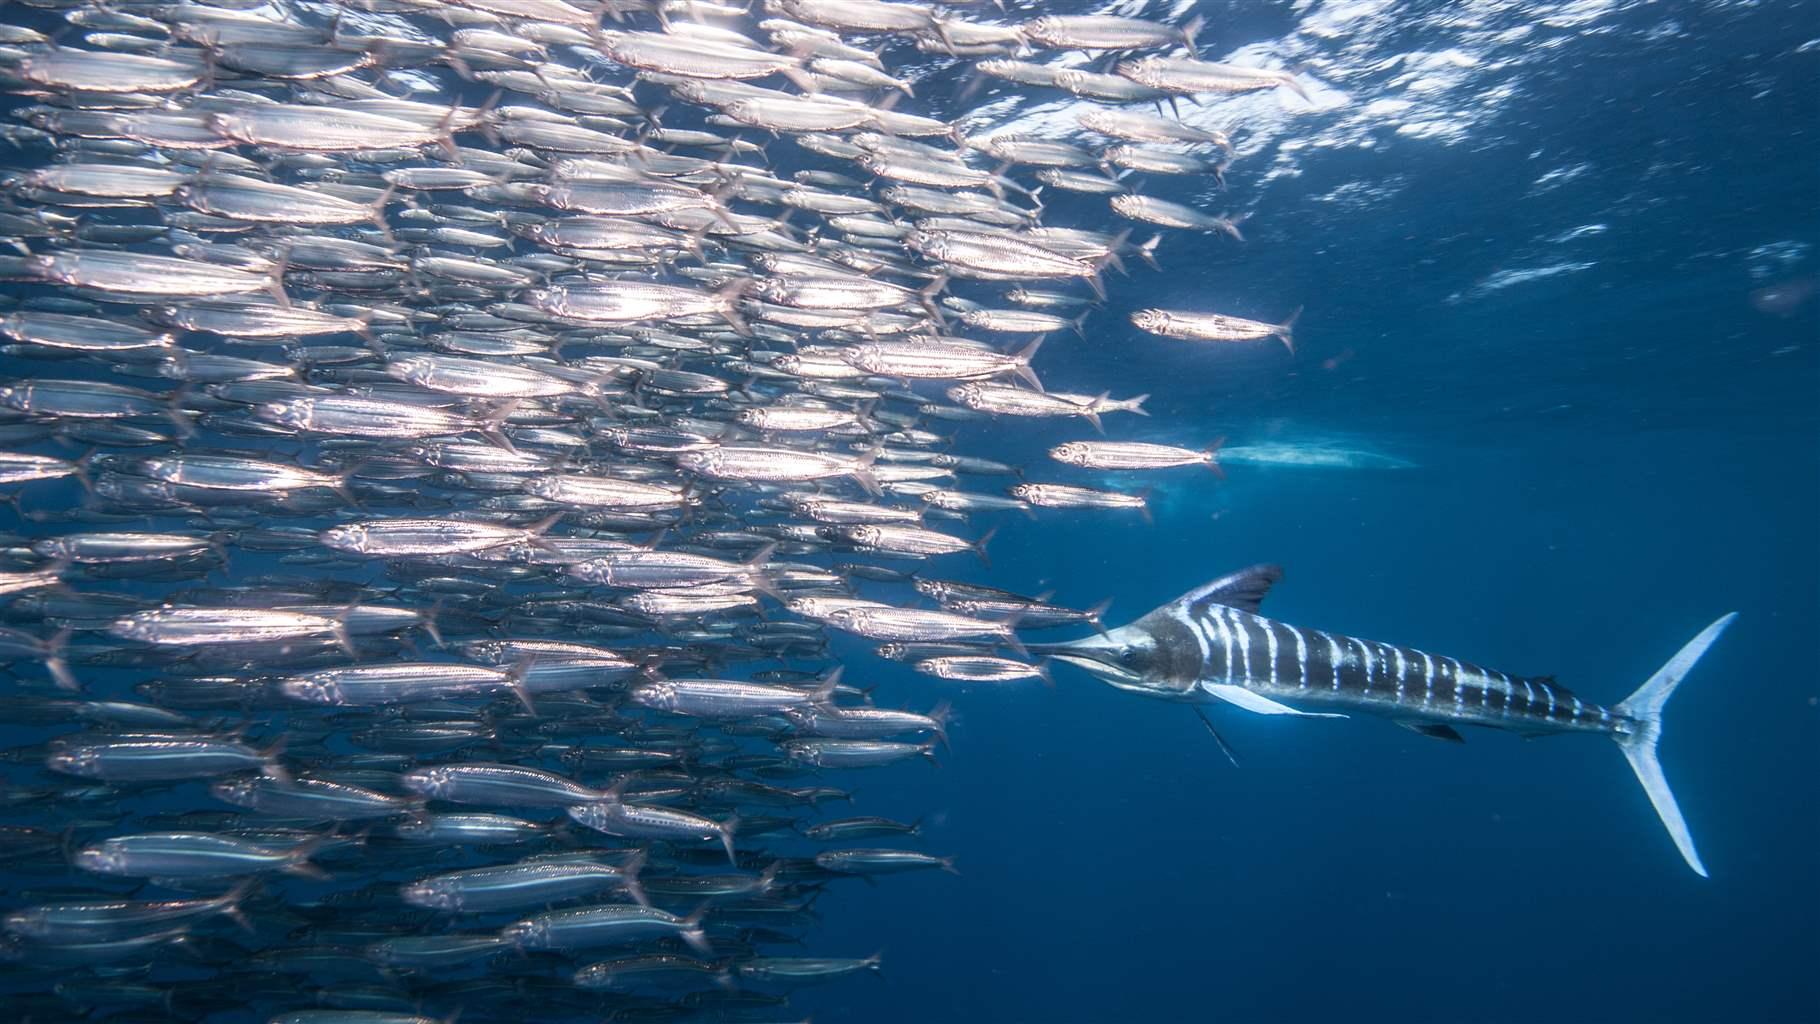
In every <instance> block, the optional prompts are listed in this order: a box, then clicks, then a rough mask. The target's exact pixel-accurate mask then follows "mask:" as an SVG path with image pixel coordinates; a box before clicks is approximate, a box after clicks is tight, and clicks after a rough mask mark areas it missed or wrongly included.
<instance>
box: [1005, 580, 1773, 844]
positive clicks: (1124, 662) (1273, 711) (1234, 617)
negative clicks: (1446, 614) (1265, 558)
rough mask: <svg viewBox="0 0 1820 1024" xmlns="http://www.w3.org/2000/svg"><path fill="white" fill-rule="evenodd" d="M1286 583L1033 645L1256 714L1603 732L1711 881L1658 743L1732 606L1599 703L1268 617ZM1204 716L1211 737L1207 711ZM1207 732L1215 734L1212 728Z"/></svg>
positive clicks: (1144, 688)
mask: <svg viewBox="0 0 1820 1024" xmlns="http://www.w3.org/2000/svg"><path fill="white" fill-rule="evenodd" d="M1282 575H1283V573H1282V570H1281V569H1279V568H1277V567H1276V566H1274V565H1257V566H1252V567H1251V568H1249V569H1244V570H1241V571H1239V572H1236V573H1233V574H1231V575H1229V576H1223V577H1221V578H1219V579H1217V580H1214V581H1213V582H1211V583H1208V584H1206V585H1204V586H1201V587H1197V588H1195V589H1194V590H1191V591H1189V592H1188V593H1186V594H1183V595H1182V596H1181V597H1179V598H1177V599H1176V600H1174V601H1171V602H1169V603H1168V604H1166V605H1163V606H1161V607H1159V608H1156V609H1154V610H1152V611H1151V612H1150V613H1149V614H1147V615H1145V616H1143V617H1142V618H1140V619H1138V620H1136V621H1135V622H1132V623H1130V624H1129V625H1125V626H1121V627H1119V628H1118V629H1114V630H1112V631H1110V632H1107V633H1103V634H1100V635H1097V636H1091V637H1087V638H1086V639H1083V640H1076V641H1073V642H1071V643H1061V644H1032V645H1030V649H1031V651H1032V652H1033V653H1040V654H1047V655H1049V656H1051V657H1053V658H1055V659H1057V660H1060V661H1065V662H1067V663H1069V664H1071V665H1075V666H1078V667H1080V668H1082V669H1085V670H1086V671H1088V672H1090V673H1092V674H1093V675H1094V676H1096V677H1098V678H1099V679H1101V680H1103V681H1105V682H1107V683H1110V684H1112V685H1113V686H1116V687H1118V688H1119V689H1121V690H1130V691H1132V692H1135V693H1142V694H1145V695H1147V696H1151V697H1160V698H1163V699H1166V700H1177V701H1184V702H1190V703H1195V704H1197V705H1206V704H1210V703H1222V704H1229V705H1231V706H1233V707H1237V708H1239V709H1241V710H1244V711H1249V712H1252V713H1254V714H1260V715H1297V716H1302V717H1309V718H1344V717H1346V716H1347V714H1348V713H1351V712H1357V713H1361V714H1372V715H1378V716H1380V717H1383V718H1388V719H1390V720H1391V721H1393V722H1396V723H1397V724H1398V725H1402V726H1405V727H1407V728H1409V729H1412V730H1414V731H1416V732H1419V733H1421V734H1423V735H1425V736H1433V737H1435V738H1437V739H1444V740H1451V741H1453V742H1456V743H1457V742H1461V736H1460V733H1459V731H1458V730H1457V729H1456V728H1455V727H1456V726H1464V725H1476V726H1483V727H1485V728H1489V729H1501V730H1504V731H1506V732H1514V733H1518V734H1521V735H1524V736H1545V735H1552V734H1555V733H1588V734H1592V735H1598V736H1607V737H1610V738H1611V739H1612V740H1613V741H1615V742H1616V743H1617V744H1618V749H1619V750H1621V751H1623V753H1624V757H1625V759H1626V760H1628V761H1629V762H1630V766H1631V769H1632V770H1634V771H1635V772H1636V773H1637V780H1638V781H1639V782H1641V783H1642V784H1643V790H1644V792H1645V793H1647V794H1648V795H1649V800H1650V803H1651V804H1652V805H1654V807H1655V809H1656V814H1657V815H1658V816H1659V817H1661V819H1662V824H1663V827H1665V828H1667V829H1668V834H1669V836H1670V837H1671V838H1673V839H1674V841H1675V846H1676V848H1677V849H1679V850H1680V851H1681V856H1682V857H1684V858H1686V860H1687V865H1688V867H1691V868H1693V869H1694V871H1695V872H1697V873H1698V874H1700V875H1701V876H1702V877H1705V876H1706V867H1705V865H1703V864H1702V863H1701V862H1700V855H1699V854H1698V853H1697V852H1695V850H1694V840H1693V835H1692V834H1691V833H1690V832H1689V831H1688V828H1687V823H1686V822H1685V821H1684V820H1683V819H1682V817H1681V809H1680V808H1679V807H1678V806H1677V805H1676V803H1675V796H1674V793H1673V792H1671V791H1670V790H1669V788H1668V780H1667V778H1666V777H1665V776H1664V775H1663V774H1662V766H1661V764H1660V763H1658V761H1657V760H1656V744H1657V742H1658V741H1659V740H1660V739H1661V737H1662V709H1663V707H1664V705H1666V704H1667V703H1668V698H1669V697H1671V696H1672V695H1673V694H1674V692H1675V687H1677V686H1679V685H1680V683H1681V680H1682V678H1683V677H1684V676H1686V675H1687V673H1688V672H1689V671H1691V670H1692V669H1693V667H1694V663H1695V662H1697V661H1699V660H1700V656H1701V655H1703V654H1705V653H1706V649H1707V648H1708V647H1710V646H1712V643H1713V641H1715V640H1717V639H1718V638H1719V635H1720V634H1721V633H1723V632H1725V630H1726V627H1728V626H1730V625H1731V624H1732V620H1733V619H1735V618H1737V613H1736V612H1733V613H1731V614H1728V615H1725V616H1723V617H1721V618H1720V619H1719V620H1718V621H1716V622H1714V623H1713V624H1712V625H1710V626H1708V627H1706V628H1705V629H1704V630H1702V631H1701V632H1700V634H1699V635H1698V636H1695V637H1694V638H1693V639H1692V640H1689V641H1688V642H1687V644H1686V645H1685V646H1683V647H1682V648H1681V650H1680V652H1679V653H1677V654H1676V655H1675V656H1674V657H1673V658H1670V659H1669V660H1668V662H1667V663H1666V664H1664V665H1663V666H1662V667H1661V668H1659V669H1657V670H1656V672H1655V674H1654V675H1652V676H1650V677H1649V679H1648V680H1647V681H1645V682H1644V683H1643V685H1641V686H1639V687H1637V689H1636V691H1635V692H1633V693H1632V694H1631V695H1630V696H1629V697H1626V698H1624V699H1623V700H1622V701H1619V702H1618V703H1617V704H1614V705H1611V706H1605V705H1601V704H1596V703H1593V702H1592V701H1588V700H1585V699H1583V698H1581V697H1579V696H1576V695H1575V694H1573V693H1571V692H1569V691H1568V690H1567V689H1566V688H1565V687H1563V686H1561V685H1560V684H1559V683H1557V682H1555V681H1554V679H1553V678H1552V677H1548V676H1529V677H1524V676H1513V675H1507V674H1505V673H1503V672H1498V671H1495V670H1492V669H1487V668H1481V667H1479V666H1478V665H1474V664H1471V663H1469V662H1464V661H1461V660H1459V659H1458V658H1451V657H1445V656H1442V655H1436V654H1429V653H1427V652H1424V651H1418V650H1414V649H1412V648H1408V647H1398V646H1394V645H1391V644H1384V643H1378V642H1376V641H1372V640H1359V639H1356V638H1354V637H1350V636H1341V635H1339V634H1337V633H1327V632H1323V631H1321V630H1318V629H1303V628H1300V627H1297V626H1291V625H1289V624H1288V623H1286V622H1278V621H1276V620H1274V619H1269V618H1265V617H1264V616H1263V615H1260V614H1259V605H1260V604H1261V603H1262V601H1263V599H1264V595H1265V594H1266V593H1268V592H1269V590H1270V588H1271V586H1272V585H1273V584H1275V583H1276V582H1277V581H1278V580H1280V579H1282ZM1303 707H1307V708H1314V709H1318V710H1303ZM1197 710H1201V709H1200V708H1197ZM1202 720H1203V721H1205V722H1207V727H1208V729H1209V731H1213V724H1212V722H1211V721H1209V720H1207V719H1206V717H1205V713H1204V711H1203V714H1202ZM1214 737H1215V738H1216V740H1217V739H1218V738H1219V734H1218V732H1217V731H1216V732H1214ZM1221 746H1222V747H1224V746H1225V744H1224V741H1221ZM1229 753H1230V752H1229Z"/></svg>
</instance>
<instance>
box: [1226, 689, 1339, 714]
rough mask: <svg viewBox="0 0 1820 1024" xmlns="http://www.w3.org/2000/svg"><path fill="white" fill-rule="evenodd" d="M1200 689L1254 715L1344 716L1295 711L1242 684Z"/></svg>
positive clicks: (1323, 712)
mask: <svg viewBox="0 0 1820 1024" xmlns="http://www.w3.org/2000/svg"><path fill="white" fill-rule="evenodd" d="M1201 689H1203V690H1205V691H1207V692H1208V693H1209V694H1211V695H1212V696H1214V697H1217V698H1219V699H1220V700H1223V701H1225V702H1226V703H1228V704H1231V705H1233V706H1234V707H1239V708H1243V709H1245V710H1246V711H1249V712H1251V713H1252V714H1256V715H1299V716H1301V717H1303V718H1345V717H1346V716H1345V715H1341V714H1335V713H1333V712H1331V711H1297V710H1296V709H1295V708H1292V707H1290V706H1289V705H1287V704H1278V703H1277V702H1276V701H1274V700H1271V699H1270V698H1269V697H1265V696H1263V695H1261V694H1257V693H1253V692H1252V691H1250V690H1247V689H1245V688H1244V687H1243V686H1236V685H1234V684H1232V683H1202V684H1201Z"/></svg>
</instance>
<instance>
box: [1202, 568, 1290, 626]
mask: <svg viewBox="0 0 1820 1024" xmlns="http://www.w3.org/2000/svg"><path fill="white" fill-rule="evenodd" d="M1282 578H1283V567H1282V566H1279V565H1269V564H1265V565H1254V566H1252V567H1250V568H1249V569H1240V570H1239V571H1238V572H1235V573H1232V574H1230V575H1227V576H1221V577H1220V578H1219V579H1217V580H1214V581H1213V582H1212V583H1205V584H1202V585H1201V586H1198V587H1196V588H1194V589H1193V590H1190V591H1189V592H1188V593H1186V594H1183V595H1182V596H1181V598H1179V599H1178V600H1177V602H1176V603H1177V604H1180V605H1183V606H1185V607H1186V608H1187V609H1188V610H1189V611H1190V612H1198V611H1202V610H1204V609H1205V608H1206V607H1207V606H1208V605H1210V604H1219V605H1225V606H1226V607H1228V608H1237V609H1238V610H1239V611H1242V612H1250V613H1251V614H1253V615H1256V614H1258V605H1260V604H1262V603H1263V601H1264V595H1265V594H1268V593H1270V586H1271V584H1273V583H1275V582H1276V581H1278V580H1280V579H1282Z"/></svg>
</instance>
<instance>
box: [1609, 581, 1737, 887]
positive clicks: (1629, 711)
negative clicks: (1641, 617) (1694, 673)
mask: <svg viewBox="0 0 1820 1024" xmlns="http://www.w3.org/2000/svg"><path fill="white" fill-rule="evenodd" d="M1737 617H1738V613H1737V612H1732V613H1731V614H1729V615H1726V616H1724V617H1723V618H1721V619H1720V620H1719V621H1717V622H1715V623H1713V624H1712V625H1710V626H1708V627H1706V628H1705V629H1703V630H1701V631H1700V635H1699V636H1696V637H1694V638H1693V639H1692V640H1689V641H1688V642H1687V645H1686V646H1685V647H1682V648H1681V650H1680V652H1679V653H1677V654H1676V655H1675V656H1674V657H1672V658H1670V659H1668V663H1667V664H1665V665H1663V666H1662V667H1661V668H1659V669H1657V670H1656V674H1655V675H1653V676H1650V677H1649V681H1648V682H1646V683H1644V684H1643V685H1642V686H1639V687H1637V691H1636V692H1635V693H1633V694H1631V695H1630V696H1629V697H1626V698H1624V700H1623V702H1622V703H1620V704H1619V705H1618V706H1617V708H1616V709H1615V710H1616V711H1617V712H1618V713H1619V714H1621V715H1623V716H1625V717H1626V718H1629V719H1632V720H1633V721H1635V722H1636V723H1637V724H1636V726H1635V728H1633V729H1632V730H1631V731H1629V732H1621V733H1615V734H1614V738H1615V739H1616V740H1617V741H1618V747H1619V748H1620V749H1621V750H1623V751H1624V758H1625V760H1627V761H1629V762H1630V767H1631V770H1632V771H1635V772H1636V773H1637V781H1638V782H1641V783H1642V784H1643V791H1644V792H1645V793H1648V794H1649V802H1650V803H1651V804H1653V805H1655V808H1656V814H1657V815H1658V816H1659V817H1661V819H1662V826H1663V827H1664V828H1666V829H1668V834H1669V836H1670V838H1672V839H1674V841H1675V847H1676V848H1677V849H1679V850H1680V851H1681V856H1682V857H1684V858H1686V859H1687V866H1688V867H1690V868H1693V869H1694V871H1695V873H1696V874H1698V875H1699V876H1700V877H1702V878H1705V877H1706V866H1705V865H1703V864H1701V863H1700V855H1699V854H1698V853H1696V852H1694V837H1693V835H1692V834H1691V833H1689V832H1688V830H1687V822H1686V821H1685V820H1684V819H1683V818H1682V817H1681V808H1680V807H1678V806H1676V804H1675V794H1674V792H1673V791H1671V790H1670V789H1669V788H1668V779H1667V778H1666V777H1664V776H1663V774H1662V765H1661V763H1660V762H1658V761H1657V760H1656V742H1657V741H1658V740H1660V739H1661V738H1662V707H1663V705H1665V704H1667V703H1668V698H1669V697H1671V696H1673V695H1674V692H1675V687H1677V686H1679V685H1681V679H1682V677H1683V676H1685V675H1687V673H1688V672H1689V671H1690V670H1691V669H1692V668H1693V667H1694V663H1695V662H1697V661H1699V660H1700V656H1701V655H1702V654H1705V653H1706V649H1707V648H1708V647H1711V646H1712V643H1713V641H1714V640H1717V639H1719V634H1721V633H1723V632H1725V628H1726V627H1727V626H1730V625H1731V624H1732V620H1733V619H1735V618H1737Z"/></svg>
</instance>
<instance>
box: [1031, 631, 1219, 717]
mask: <svg viewBox="0 0 1820 1024" xmlns="http://www.w3.org/2000/svg"><path fill="white" fill-rule="evenodd" d="M1171 626H1174V627H1176V628H1175V629H1170V628H1169V627H1171ZM1178 633H1179V634H1180V635H1177V634H1178ZM1184 644H1185V645H1186V646H1183V645H1184ZM1030 650H1031V651H1032V653H1037V654H1047V655H1048V656H1049V657H1051V658H1054V659H1055V660H1057V661H1065V662H1067V663H1068V664H1070V665H1073V666H1075V667H1076V668H1080V669H1084V670H1085V671H1087V672H1088V673H1090V674H1091V675H1093V676H1094V677H1095V678H1097V679H1099V680H1100V681H1101V682H1104V683H1108V684H1110V685H1112V686H1116V687H1118V688H1119V689H1121V690H1130V691H1132V692H1134V693H1142V694H1144V695H1146V696H1150V697H1161V698H1164V699H1166V700H1193V699H1196V698H1195V685H1194V681H1195V677H1196V676H1197V675H1198V667H1199V664H1200V652H1199V649H1198V648H1197V647H1196V644H1195V641H1194V638H1193V636H1192V635H1189V634H1188V633H1187V631H1186V630H1184V629H1182V628H1181V627H1180V626H1179V625H1178V624H1176V623H1174V622H1171V621H1169V620H1167V619H1158V618H1157V617H1156V616H1154V615H1146V616H1144V617H1143V618H1141V619H1139V620H1138V621H1136V622H1133V623H1131V624H1130V625H1126V626H1120V627H1119V628H1117V629H1115V630H1112V631H1111V632H1109V633H1105V634H1102V635H1098V636H1090V637H1087V638H1085V639H1082V640H1075V641H1072V642H1070V643H1065V644H1032V645H1030Z"/></svg>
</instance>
